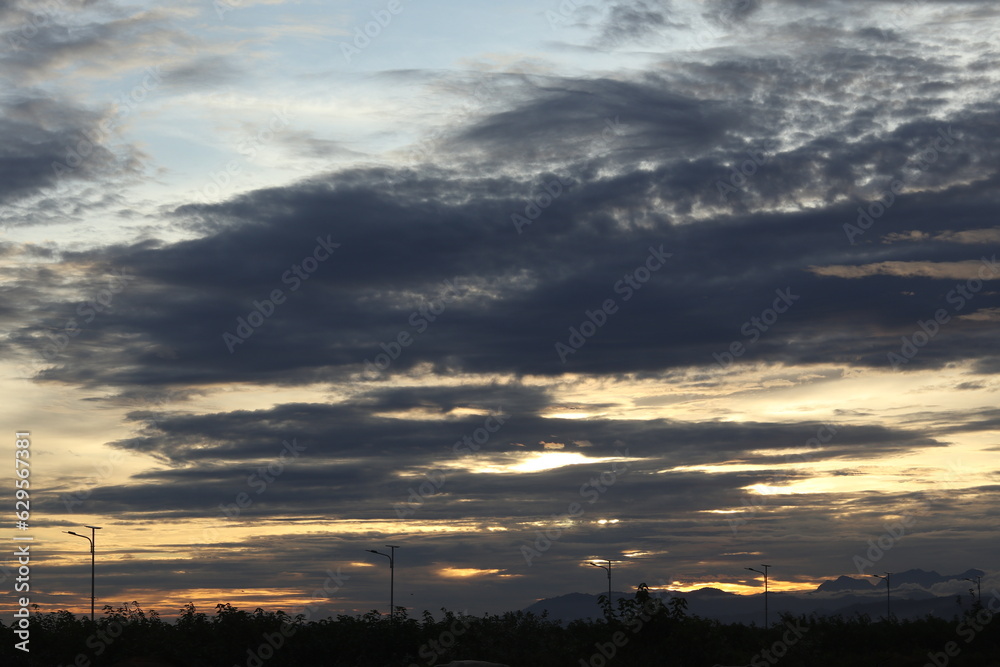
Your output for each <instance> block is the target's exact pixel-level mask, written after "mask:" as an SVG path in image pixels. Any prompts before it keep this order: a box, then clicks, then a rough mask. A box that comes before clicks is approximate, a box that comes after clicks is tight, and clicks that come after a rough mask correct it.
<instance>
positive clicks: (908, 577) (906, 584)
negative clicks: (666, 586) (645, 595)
mask: <svg viewBox="0 0 1000 667" xmlns="http://www.w3.org/2000/svg"><path fill="white" fill-rule="evenodd" d="M983 575H984V572H983V571H982V570H976V569H970V570H967V571H965V572H962V573H960V574H953V575H942V574H938V573H937V572H934V571H930V572H927V571H925V570H907V571H906V572H898V573H893V574H892V575H891V582H892V588H891V591H890V595H889V599H888V601H887V599H886V595H885V584H884V583H882V581H881V580H879V579H874V578H872V579H862V578H856V577H848V576H841V577H838V578H837V579H831V580H827V581H824V582H823V583H822V584H820V585H819V586H818V587H817V588H816V590H815V591H806V592H798V591H797V592H769V593H768V599H767V607H768V617H769V618H768V620H769V621H770V622H772V623H773V622H775V621H777V620H778V618H779V617H780V615H781V614H786V613H788V614H793V615H796V616H798V615H803V614H805V615H809V614H813V613H815V614H819V615H823V616H828V615H836V614H839V615H842V616H857V615H868V616H869V617H871V618H872V619H879V618H883V617H884V616H885V615H886V607H887V602H888V606H889V607H890V608H891V612H892V615H893V616H894V617H895V618H898V619H901V620H905V619H914V618H922V617H924V616H927V615H928V614H930V615H933V616H939V617H942V618H948V619H950V618H953V617H956V616H959V615H961V614H962V613H963V612H964V611H966V610H968V609H969V608H970V607H971V606H972V604H973V602H974V598H973V596H972V595H971V593H970V592H969V590H968V588H973V587H974V584H971V583H968V582H966V583H968V586H967V587H966V586H963V587H961V588H959V587H958V586H953V588H954V589H955V590H956V591H959V592H955V593H949V594H947V595H940V594H937V593H935V592H933V591H932V590H931V589H932V588H933V587H934V586H939V585H940V584H947V583H949V582H953V583H958V582H961V581H962V580H963V579H975V578H976V577H981V576H983ZM660 595H661V596H665V597H682V598H685V599H686V600H687V603H688V613H689V614H694V615H698V616H701V617H703V618H711V619H716V620H719V621H721V622H724V623H745V624H752V623H754V624H761V623H763V622H764V600H763V593H758V594H754V595H738V594H736V593H728V592H726V591H722V590H719V589H717V588H701V589H698V590H695V591H687V592H682V591H662V592H661V593H660ZM632 596H633V594H632V593H622V592H613V593H612V601H613V602H614V603H615V605H616V608H617V603H618V599H619V598H630V597H632ZM599 597H600V596H599V595H591V594H588V593H570V594H567V595H560V596H558V597H554V598H548V599H544V600H539V601H537V602H535V603H534V604H531V605H529V606H528V607H526V608H525V609H524V611H530V612H533V613H535V614H542V613H543V612H547V615H548V617H549V618H551V619H555V620H558V621H561V622H563V623H568V622H570V621H573V620H577V619H586V618H601V617H602V616H603V612H602V610H601V607H600V605H599V603H598V598H599Z"/></svg>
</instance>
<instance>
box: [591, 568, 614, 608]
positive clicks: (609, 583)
mask: <svg viewBox="0 0 1000 667" xmlns="http://www.w3.org/2000/svg"><path fill="white" fill-rule="evenodd" d="M600 560H604V561H606V562H607V564H608V565H607V567H605V566H603V565H598V564H597V563H591V565H593V566H594V567H599V568H601V569H602V570H607V572H608V613H610V614H613V612H612V611H611V609H612V607H611V563H612V562H614V561H612V560H611V559H610V558H602V559H600Z"/></svg>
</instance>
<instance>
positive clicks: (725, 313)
mask: <svg viewBox="0 0 1000 667" xmlns="http://www.w3.org/2000/svg"><path fill="white" fill-rule="evenodd" d="M845 8H846V9H849V10H850V11H844V10H845ZM998 19H1000V7H998V6H997V5H996V3H995V2H987V0H957V1H954V2H937V1H934V0H900V1H895V0H877V1H870V0H836V1H834V0H820V1H818V2H815V3H809V4H808V5H807V6H803V5H802V4H801V3H797V2H794V1H793V0H759V1H758V0H752V1H748V0H663V1H662V2H655V3H654V2H650V1H649V0H612V1H611V2H607V3H598V2H584V1H583V0H563V1H561V2H560V0H553V1H552V2H546V3H542V4H541V5H539V4H538V3H532V2H528V1H527V0H512V1H511V2H505V3H502V6H495V5H488V6H470V5H469V3H461V2H458V0H432V1H429V2H423V3H414V2H410V0H389V1H387V0H364V1H363V2H360V1H358V2H350V3H330V2H326V1H325V0H296V1H294V2H292V1H290V0H182V1H181V2H179V3H173V4H170V5H169V6H161V4H157V3H153V2H150V1H149V0H136V1H135V2H132V3H125V2H122V1H121V0H97V1H96V2H81V1H79V0H72V1H69V0H66V1H62V0H60V1H59V2H55V3H52V4H45V5H44V6H43V5H38V4H37V3H32V2H29V1H28V0H10V1H8V2H4V3H0V42H2V43H3V45H4V46H3V48H0V77H2V80H3V82H4V84H5V88H4V89H5V91H6V93H5V95H4V96H3V97H2V98H0V136H2V137H3V139H4V141H2V142H0V288H2V290H3V294H4V300H3V307H0V318H2V321H3V325H4V335H3V336H2V337H0V346H2V348H0V349H2V351H3V354H2V355H0V365H2V371H3V373H2V374H0V395H2V396H3V397H4V405H5V414H6V418H5V422H6V423H7V427H8V429H9V432H8V436H7V437H5V438H0V442H3V443H4V444H3V451H4V452H5V453H6V454H5V455H6V456H7V457H8V458H7V460H8V461H11V460H12V459H13V460H14V461H13V464H12V466H10V467H9V468H10V472H9V477H8V481H7V482H5V483H4V488H5V489H7V491H6V492H5V493H6V496H5V497H6V498H7V501H8V507H9V508H10V509H12V510H13V511H15V512H16V513H21V514H23V516H19V515H18V514H15V518H11V519H10V523H9V524H8V526H7V529H8V534H9V535H10V536H11V538H12V541H11V544H12V545H15V546H14V547H12V551H13V550H14V548H23V549H27V552H30V563H29V564H28V565H24V567H30V572H31V574H30V589H25V590H19V589H16V588H15V586H19V585H20V583H21V582H18V581H17V577H18V576H19V574H18V567H20V566H21V565H18V564H17V563H16V560H11V562H12V563H15V565H14V566H13V567H11V562H9V563H7V564H6V565H3V568H2V569H0V580H2V581H3V582H4V585H5V586H7V587H8V590H9V591H10V594H9V595H7V596H5V597H4V598H3V600H2V603H0V615H2V618H4V619H5V620H7V619H10V618H12V616H11V615H12V614H13V613H14V611H15V610H16V609H18V608H19V607H23V606H24V605H22V604H21V599H22V598H24V599H28V600H29V604H30V605H33V604H38V605H39V609H40V610H42V611H55V610H58V609H67V610H70V611H72V612H73V613H75V614H78V615H81V614H82V615H87V614H89V608H90V583H91V582H90V576H91V562H90V553H89V549H90V547H89V545H88V544H86V543H85V541H84V539H81V538H80V537H77V536H73V535H67V534H66V531H75V532H77V533H80V534H81V535H83V536H84V537H87V539H89V537H88V536H89V535H90V533H89V532H87V528H84V527H85V526H100V529H99V530H97V531H96V551H95V553H96V556H95V573H96V574H95V581H96V583H95V586H96V594H95V597H96V602H97V604H98V605H99V606H103V604H105V603H106V604H111V605H112V606H114V607H118V606H120V605H121V604H123V603H124V602H129V603H131V602H132V601H133V600H134V601H137V602H139V603H140V604H141V605H143V607H144V608H145V607H150V608H155V609H157V611H159V612H161V613H164V614H168V613H172V612H173V611H174V610H181V609H182V607H183V606H184V605H185V604H187V603H188V602H193V603H194V604H195V605H196V607H197V608H198V609H199V610H204V611H206V612H211V610H213V609H214V608H215V605H216V604H232V605H234V606H236V607H238V608H240V609H254V608H256V607H261V608H264V609H285V610H290V609H306V608H309V609H314V610H315V612H314V615H316V616H329V615H336V614H338V613H346V614H358V613H360V614H363V613H366V612H368V611H370V610H372V609H378V610H381V611H382V612H383V613H385V611H386V609H387V606H388V600H389V582H390V569H389V563H388V562H386V559H387V557H386V556H384V555H379V554H373V553H367V551H368V550H372V549H374V550H377V551H383V552H384V551H387V550H388V547H387V546H386V545H398V546H399V548H398V549H396V550H395V554H394V557H395V559H396V560H395V568H394V570H393V573H394V583H395V586H394V601H395V603H396V604H397V605H401V606H407V607H409V606H413V607H414V608H419V609H440V608H442V607H446V608H449V609H455V610H458V609H471V610H479V611H482V610H489V609H521V608H524V607H525V606H527V605H528V604H530V603H531V601H532V600H534V599H537V598H546V597H552V596H554V595H558V594H562V593H565V592H566V591H578V590H591V589H592V590H600V589H601V588H602V584H604V585H606V584H607V577H606V575H605V573H604V572H603V571H598V568H596V567H593V566H592V565H590V564H589V563H590V562H591V561H600V562H607V561H611V562H613V567H612V583H615V582H619V581H621V582H631V583H630V585H632V586H634V585H637V584H638V583H640V582H645V583H646V584H648V585H649V586H653V587H656V586H661V585H664V584H666V585H670V586H677V587H679V588H681V589H691V588H694V587H714V588H719V589H720V590H730V591H733V592H738V593H741V594H746V595H753V594H756V593H754V591H755V590H756V589H758V588H762V580H761V577H760V575H758V574H755V573H751V572H748V571H747V570H746V568H760V567H763V565H762V564H764V563H767V564H768V565H769V566H772V565H773V566H774V568H773V570H772V571H771V572H770V574H769V579H768V586H769V590H776V591H778V590H787V591H791V590H803V589H808V588H810V587H815V586H816V585H818V583H817V582H820V581H821V580H822V579H824V578H829V577H830V575H829V573H842V574H847V575H848V576H856V577H866V578H870V577H869V576H868V575H870V574H882V573H884V572H886V571H900V570H905V569H908V567H909V565H910V564H913V563H917V564H920V567H921V568H925V569H927V570H928V571H930V570H933V571H937V572H964V571H966V570H968V569H969V566H968V565H967V564H968V563H973V564H975V565H976V566H977V567H978V568H980V569H982V570H983V571H984V572H986V573H987V575H985V576H984V579H983V581H982V583H983V584H984V586H983V587H984V589H985V588H986V587H987V585H988V586H990V587H991V589H992V588H1000V566H998V565H997V564H996V563H997V561H996V559H997V555H996V554H997V553H998V552H1000V549H998V547H1000V524H998V522H997V518H996V517H997V516H998V514H1000V512H998V510H1000V466H998V465H997V452H998V451H1000V408H998V407H997V405H996V397H997V392H998V391H1000V352H998V351H997V346H996V341H997V334H998V332H1000V329H998V323H1000V289H998V285H1000V282H998V281H1000V261H998V259H997V249H998V247H1000V223H998V222H997V220H996V212H997V211H998V210H1000V207H998V204H1000V190H998V188H997V185H998V183H1000V166H998V164H997V161H996V156H997V155H998V154H1000V133H998V132H997V131H996V130H997V127H998V124H1000V116H998V113H997V111H996V109H997V108H998V106H997V102H998V101H1000V92H998V91H1000V88H998V86H997V85H996V84H997V83H998V79H1000V75H998V74H997V72H998V71H1000V70H998V68H997V65H1000V54H998V52H997V48H996V46H995V36H994V34H993V31H992V29H991V26H993V25H996V21H997V20H998ZM28 452H30V458H29V457H28ZM18 457H20V458H18ZM29 479H30V487H28V486H24V485H21V486H18V487H17V488H15V484H20V483H21V482H22V481H23V482H24V483H25V484H26V483H27V481H29ZM29 501H33V502H30V510H29V509H28V505H27V504H28V502H29ZM18 502H21V503H24V505H22V506H18V505H17V503H18ZM18 522H22V523H21V525H20V526H19V525H18ZM21 538H24V539H23V540H22V539H21ZM27 552H23V553H27ZM852 573H853V574H852ZM836 576H838V575H836V574H835V575H833V577H834V578H835V577H836ZM872 581H876V580H875V579H872ZM946 588H947V586H942V587H941V589H942V590H945V589H946Z"/></svg>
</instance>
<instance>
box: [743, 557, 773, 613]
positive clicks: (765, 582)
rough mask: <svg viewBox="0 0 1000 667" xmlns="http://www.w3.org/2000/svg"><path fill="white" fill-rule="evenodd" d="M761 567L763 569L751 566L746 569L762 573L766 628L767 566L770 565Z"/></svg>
mask: <svg viewBox="0 0 1000 667" xmlns="http://www.w3.org/2000/svg"><path fill="white" fill-rule="evenodd" d="M761 567H762V568H764V570H763V571H761V570H755V569H754V568H752V567H748V568H746V569H748V570H750V571H751V572H756V573H757V574H763V575H764V627H765V628H766V627H767V569H768V568H769V567H771V566H770V565H761Z"/></svg>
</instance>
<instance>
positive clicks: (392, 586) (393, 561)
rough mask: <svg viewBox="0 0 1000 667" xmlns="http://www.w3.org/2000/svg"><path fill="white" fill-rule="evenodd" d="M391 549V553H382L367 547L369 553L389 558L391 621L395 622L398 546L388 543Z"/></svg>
mask: <svg viewBox="0 0 1000 667" xmlns="http://www.w3.org/2000/svg"><path fill="white" fill-rule="evenodd" d="M385 546H387V547H388V548H389V549H390V551H389V553H382V552H381V551H375V550H374V549H365V551H367V552H368V553H372V554H378V555H379V556H385V557H386V558H388V559H389V622H390V623H393V622H395V620H396V607H395V598H394V596H395V589H396V549H398V548H399V547H398V546H395V545H392V544H387V545H385Z"/></svg>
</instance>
